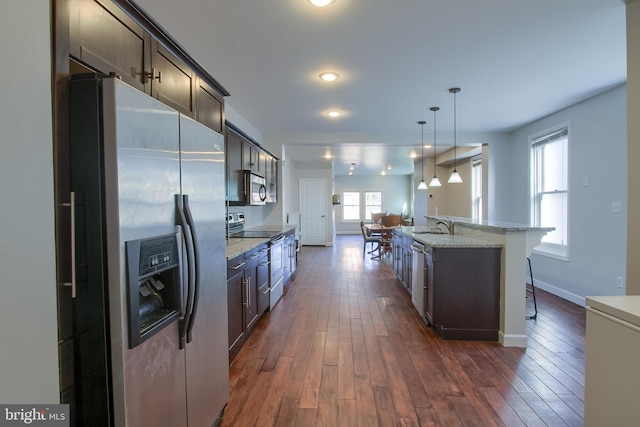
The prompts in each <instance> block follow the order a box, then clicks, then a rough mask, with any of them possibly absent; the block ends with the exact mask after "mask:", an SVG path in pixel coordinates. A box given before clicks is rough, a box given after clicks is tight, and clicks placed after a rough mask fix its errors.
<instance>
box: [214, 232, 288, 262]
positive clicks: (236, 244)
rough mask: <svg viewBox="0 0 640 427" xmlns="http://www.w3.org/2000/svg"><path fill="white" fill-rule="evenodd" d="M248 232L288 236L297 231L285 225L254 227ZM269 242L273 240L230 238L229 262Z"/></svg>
mask: <svg viewBox="0 0 640 427" xmlns="http://www.w3.org/2000/svg"><path fill="white" fill-rule="evenodd" d="M247 230H248V231H273V232H279V233H283V234H287V233H289V232H291V231H293V230H295V226H294V225H290V224H285V225H282V226H277V225H271V226H263V227H253V228H250V229H247ZM269 240H271V238H268V237H229V238H228V239H227V246H226V256H227V261H229V260H230V259H233V258H235V257H237V256H239V255H242V254H243V253H245V252H248V251H250V250H251V249H254V248H257V247H258V246H260V245H263V244H265V243H269Z"/></svg>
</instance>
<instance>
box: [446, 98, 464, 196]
mask: <svg viewBox="0 0 640 427" xmlns="http://www.w3.org/2000/svg"><path fill="white" fill-rule="evenodd" d="M458 92H460V88H459V87H452V88H451V89H449V93H452V94H453V172H452V173H451V176H450V177H449V181H447V182H448V183H449V184H460V183H461V182H462V178H461V177H460V174H459V173H458V170H457V169H456V149H457V141H456V136H457V135H456V113H457V111H456V93H458Z"/></svg>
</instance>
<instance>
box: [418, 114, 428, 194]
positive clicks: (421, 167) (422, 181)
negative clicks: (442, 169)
mask: <svg viewBox="0 0 640 427" xmlns="http://www.w3.org/2000/svg"><path fill="white" fill-rule="evenodd" d="M418 124H419V125H420V126H422V159H421V160H420V169H422V180H421V181H420V184H418V190H426V189H427V183H426V182H424V125H426V124H427V122H425V121H424V120H420V121H419V122H418Z"/></svg>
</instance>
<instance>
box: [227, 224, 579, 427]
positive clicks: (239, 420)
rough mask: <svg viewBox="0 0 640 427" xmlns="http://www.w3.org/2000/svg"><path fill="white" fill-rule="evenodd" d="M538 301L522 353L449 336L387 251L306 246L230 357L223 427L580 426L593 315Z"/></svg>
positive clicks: (348, 243) (345, 243)
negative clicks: (279, 292)
mask: <svg viewBox="0 0 640 427" xmlns="http://www.w3.org/2000/svg"><path fill="white" fill-rule="evenodd" d="M523 262H524V261H523ZM534 268H535V266H534ZM534 275H535V270H534ZM523 292H524V286H523ZM537 297H538V299H537V301H538V310H539V314H538V319H537V320H527V321H526V322H527V333H528V336H529V346H528V347H527V348H526V349H520V348H504V347H501V346H500V345H499V344H497V343H487V342H472V341H442V340H441V339H439V338H438V337H437V336H436V335H435V334H434V333H433V332H432V331H431V330H430V328H428V327H426V326H425V325H423V324H422V323H421V321H420V319H419V318H418V315H417V312H416V311H415V310H414V309H413V306H412V305H411V301H410V298H409V296H408V295H407V294H406V292H405V291H404V290H403V289H402V288H401V286H400V285H399V284H398V283H397V282H396V279H395V276H394V274H393V271H392V270H391V264H390V258H389V259H388V260H386V261H385V260H383V261H382V262H381V261H376V260H371V259H370V258H369V256H367V257H365V258H364V259H363V257H362V236H338V237H337V239H336V242H335V246H334V247H329V248H325V247H309V246H305V247H303V249H302V251H301V253H300V257H299V264H298V270H297V272H296V276H295V279H294V281H293V282H292V283H291V284H290V285H289V286H288V288H287V291H286V294H285V296H284V297H283V298H282V299H281V300H280V302H279V303H278V305H277V306H276V308H275V309H274V310H273V311H272V312H270V313H267V314H266V315H265V316H264V317H263V318H262V320H261V321H260V322H259V324H258V325H257V327H256V329H255V330H254V332H253V334H252V335H251V337H250V338H249V339H248V340H247V342H246V344H245V345H244V347H243V348H242V350H240V352H239V353H238V355H237V356H236V358H235V359H234V360H233V362H232V364H231V367H230V383H231V384H230V386H231V395H230V398H229V403H228V405H227V407H226V410H225V414H224V418H223V421H222V425H223V426H241V427H245V426H252V425H256V426H271V425H275V426H289V425H291V426H305V427H306V426H314V425H317V426H332V427H334V426H341V427H342V426H367V427H369V426H376V425H378V426H384V427H386V426H396V425H402V426H447V427H448V426H479V425H486V426H508V427H511V426H521V425H526V426H537V425H549V426H551V425H554V426H556V425H570V426H581V425H583V413H584V366H585V363H584V362H585V361H584V340H585V311H584V309H583V308H582V307H579V306H577V305H575V304H572V303H570V302H567V301H564V300H562V299H559V298H557V297H555V296H553V295H550V294H548V293H545V292H542V291H540V290H538V292H537ZM527 304H528V307H529V310H530V312H532V311H533V307H532V302H531V299H530V298H528V300H527Z"/></svg>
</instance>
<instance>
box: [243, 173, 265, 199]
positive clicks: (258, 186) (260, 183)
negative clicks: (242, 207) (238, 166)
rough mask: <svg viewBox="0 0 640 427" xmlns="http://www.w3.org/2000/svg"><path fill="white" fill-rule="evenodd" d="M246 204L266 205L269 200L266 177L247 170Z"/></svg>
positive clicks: (245, 174)
mask: <svg viewBox="0 0 640 427" xmlns="http://www.w3.org/2000/svg"><path fill="white" fill-rule="evenodd" d="M244 176H245V204H247V205H264V204H266V201H267V186H266V181H265V179H264V177H262V176H260V175H258V174H256V173H255V172H251V171H245V172H244Z"/></svg>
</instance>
